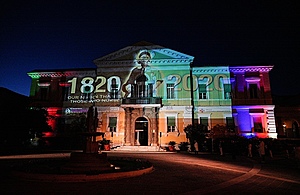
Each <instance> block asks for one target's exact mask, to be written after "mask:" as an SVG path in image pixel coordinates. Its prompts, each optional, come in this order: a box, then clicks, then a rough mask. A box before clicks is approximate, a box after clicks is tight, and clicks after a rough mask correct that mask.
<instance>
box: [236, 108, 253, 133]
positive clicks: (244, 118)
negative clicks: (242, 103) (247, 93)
mask: <svg viewBox="0 0 300 195" xmlns="http://www.w3.org/2000/svg"><path fill="white" fill-rule="evenodd" d="M245 108H246V107H245ZM245 108H244V109H243V108H239V109H238V110H237V112H238V116H237V120H238V125H239V129H240V132H241V133H251V132H252V130H251V117H250V115H249V109H247V108H246V109H245Z"/></svg>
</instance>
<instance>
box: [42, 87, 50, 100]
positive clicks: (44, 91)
mask: <svg viewBox="0 0 300 195" xmlns="http://www.w3.org/2000/svg"><path fill="white" fill-rule="evenodd" d="M40 99H41V100H47V99H48V87H41V88H40Z"/></svg>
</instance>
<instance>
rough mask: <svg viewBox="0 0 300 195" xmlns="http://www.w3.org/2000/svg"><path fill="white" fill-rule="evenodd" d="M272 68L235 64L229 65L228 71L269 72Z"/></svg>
mask: <svg viewBox="0 0 300 195" xmlns="http://www.w3.org/2000/svg"><path fill="white" fill-rule="evenodd" d="M272 69H273V66H236V67H230V66H229V70H230V72H234V73H236V72H269V71H271V70H272Z"/></svg>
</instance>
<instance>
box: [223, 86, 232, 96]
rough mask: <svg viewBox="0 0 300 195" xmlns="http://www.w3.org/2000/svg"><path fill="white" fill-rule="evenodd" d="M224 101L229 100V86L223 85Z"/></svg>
mask: <svg viewBox="0 0 300 195" xmlns="http://www.w3.org/2000/svg"><path fill="white" fill-rule="evenodd" d="M224 99H231V85H230V84H224Z"/></svg>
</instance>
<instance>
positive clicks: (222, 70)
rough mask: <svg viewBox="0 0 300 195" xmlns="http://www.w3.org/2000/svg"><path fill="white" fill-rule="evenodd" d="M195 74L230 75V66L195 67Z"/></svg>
mask: <svg viewBox="0 0 300 195" xmlns="http://www.w3.org/2000/svg"><path fill="white" fill-rule="evenodd" d="M193 73H229V69H228V66H227V67H224V66H222V67H217V66H216V67H194V68H193Z"/></svg>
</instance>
